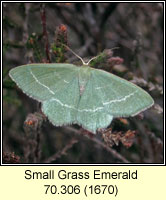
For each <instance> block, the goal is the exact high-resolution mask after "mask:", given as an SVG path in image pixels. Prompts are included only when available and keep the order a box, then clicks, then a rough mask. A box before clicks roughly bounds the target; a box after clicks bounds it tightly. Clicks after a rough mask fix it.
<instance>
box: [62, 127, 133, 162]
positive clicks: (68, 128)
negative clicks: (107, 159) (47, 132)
mask: <svg viewBox="0 0 166 200" xmlns="http://www.w3.org/2000/svg"><path fill="white" fill-rule="evenodd" d="M66 130H68V131H70V132H74V133H75V134H77V135H78V134H80V131H79V130H77V129H74V128H72V127H66ZM88 138H89V139H90V140H92V141H93V142H95V143H97V144H98V145H99V146H101V147H103V148H104V149H106V150H107V151H108V152H109V153H111V154H112V155H113V156H114V157H115V158H118V159H119V160H121V161H122V162H124V163H130V162H129V161H128V160H127V159H126V158H125V157H123V156H122V155H121V154H120V153H118V152H117V151H116V150H114V149H112V148H110V147H108V146H107V145H106V144H104V143H103V142H102V141H100V140H98V139H97V138H96V137H88Z"/></svg>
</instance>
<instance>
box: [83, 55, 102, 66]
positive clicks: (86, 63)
mask: <svg viewBox="0 0 166 200" xmlns="http://www.w3.org/2000/svg"><path fill="white" fill-rule="evenodd" d="M98 56H99V55H98ZM98 56H95V57H93V58H91V59H90V60H89V61H88V62H87V63H86V65H89V63H90V62H91V61H92V60H94V59H95V58H97V57H98Z"/></svg>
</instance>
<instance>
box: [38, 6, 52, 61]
mask: <svg viewBox="0 0 166 200" xmlns="http://www.w3.org/2000/svg"><path fill="white" fill-rule="evenodd" d="M40 15H41V20H42V25H43V38H44V40H45V51H46V57H47V61H48V62H49V63H50V62H51V60H50V54H49V44H48V34H47V28H46V10H45V4H41V6H40Z"/></svg>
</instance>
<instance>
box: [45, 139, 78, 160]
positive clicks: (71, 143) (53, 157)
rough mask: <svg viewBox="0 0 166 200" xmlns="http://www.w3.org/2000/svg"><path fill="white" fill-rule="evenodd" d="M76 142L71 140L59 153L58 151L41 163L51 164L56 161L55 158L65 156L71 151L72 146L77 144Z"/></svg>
mask: <svg viewBox="0 0 166 200" xmlns="http://www.w3.org/2000/svg"><path fill="white" fill-rule="evenodd" d="M77 142H78V140H77V139H75V138H73V139H72V140H71V141H70V142H69V143H67V145H66V146H65V147H64V148H63V149H62V150H60V151H58V152H57V153H55V154H54V155H52V156H50V157H49V158H47V159H46V160H45V161H44V162H43V163H51V162H53V161H55V160H57V158H60V157H61V156H62V155H65V154H66V152H67V151H68V150H69V149H71V148H72V147H73V145H74V144H75V143H77Z"/></svg>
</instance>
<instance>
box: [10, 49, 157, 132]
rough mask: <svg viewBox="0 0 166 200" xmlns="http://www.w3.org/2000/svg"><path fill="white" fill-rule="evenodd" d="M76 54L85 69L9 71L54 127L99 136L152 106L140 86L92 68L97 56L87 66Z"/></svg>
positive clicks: (28, 67)
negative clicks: (116, 121)
mask: <svg viewBox="0 0 166 200" xmlns="http://www.w3.org/2000/svg"><path fill="white" fill-rule="evenodd" d="M72 52H73V51H72ZM73 53H74V52H73ZM74 54H75V53H74ZM75 55H76V56H77V57H78V58H79V59H81V61H82V63H83V65H82V66H76V65H73V64H67V63H59V64H58V63H56V64H47V63H46V64H44V63H40V64H28V65H22V66H19V67H16V68H14V69H11V70H10V72H9V75H10V77H11V78H12V80H13V81H14V82H16V84H17V85H18V87H19V88H21V89H22V90H23V92H24V93H26V94H27V95H28V96H30V97H32V98H33V99H36V100H37V101H39V102H41V103H42V111H43V113H44V114H45V115H46V116H47V117H48V119H49V120H50V121H51V122H52V123H53V125H55V126H63V125H67V124H79V125H81V126H82V127H83V128H85V129H87V130H89V131H91V132H93V133H96V130H97V129H98V128H106V127H107V126H108V125H110V123H111V121H112V120H113V118H116V117H129V116H134V115H137V114H138V113H140V112H142V111H144V110H146V109H147V108H149V107H150V106H152V105H153V103H154V101H153V99H152V97H151V96H150V95H149V94H148V93H147V92H146V91H144V90H143V89H141V88H140V87H138V86H136V85H134V84H133V83H131V82H129V81H127V80H125V79H122V78H120V77H118V76H115V75H113V74H111V73H108V72H106V71H103V70H100V69H95V68H91V67H89V66H88V65H89V63H90V62H91V61H92V60H93V59H95V57H94V58H92V59H90V60H89V61H88V62H87V63H86V62H84V61H83V59H82V58H81V57H80V56H78V55H77V54H75Z"/></svg>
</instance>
